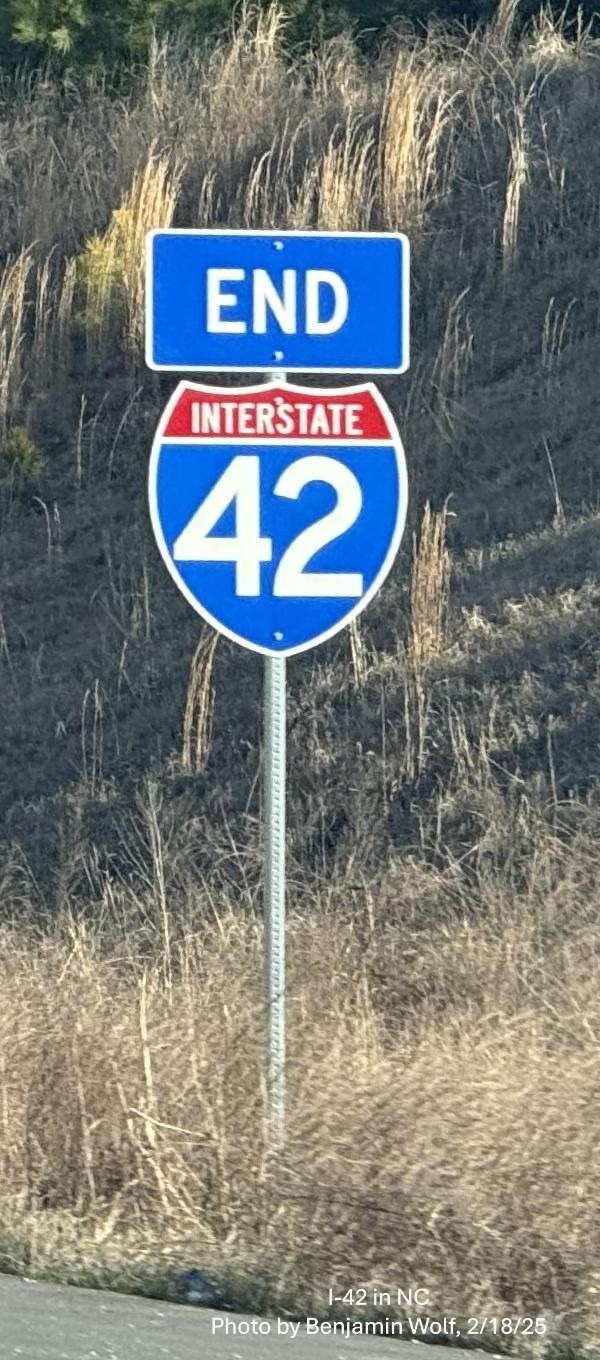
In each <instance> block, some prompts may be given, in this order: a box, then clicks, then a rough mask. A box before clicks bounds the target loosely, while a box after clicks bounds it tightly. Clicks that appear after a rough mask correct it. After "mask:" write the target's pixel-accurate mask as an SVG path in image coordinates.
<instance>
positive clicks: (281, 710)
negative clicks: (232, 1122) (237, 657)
mask: <svg viewBox="0 0 600 1360" xmlns="http://www.w3.org/2000/svg"><path fill="white" fill-rule="evenodd" d="M285 684H286V662H285V657H284V656H281V657H280V656H267V657H265V692H264V755H263V759H264V767H263V768H264V810H263V835H264V913H265V982H266V1020H267V1035H266V1038H267V1074H266V1076H267V1108H268V1124H269V1141H270V1143H271V1145H272V1146H273V1147H275V1148H276V1147H281V1145H282V1143H283V1141H284V1138H285V709H286V703H285V698H286V694H285Z"/></svg>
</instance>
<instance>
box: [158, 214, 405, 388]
mask: <svg viewBox="0 0 600 1360" xmlns="http://www.w3.org/2000/svg"><path fill="white" fill-rule="evenodd" d="M408 332H409V245H408V240H407V238H406V236H403V235H401V234H400V233H398V234H395V233H391V232H381V233H375V232H373V233H371V232H363V233H359V232H356V233H355V232H343V233H341V232H300V231H298V232H296V231H281V232H275V231H200V230H198V231H195V230H189V231H188V230H175V229H173V230H165V231H160V230H158V231H152V232H150V233H149V235H148V240H147V264H146V362H147V363H148V365H149V367H150V368H153V369H159V370H171V371H176V372H184V371H186V370H193V371H195V372H200V371H203V370H204V371H206V372H211V371H212V372H219V373H225V372H243V373H253V372H261V373H264V372H266V371H277V370H281V371H282V372H288V373H298V372H305V373H307V372H309V373H317V372H335V373H404V372H405V371H406V369H407V368H408V363H409V353H408V349H409V345H408Z"/></svg>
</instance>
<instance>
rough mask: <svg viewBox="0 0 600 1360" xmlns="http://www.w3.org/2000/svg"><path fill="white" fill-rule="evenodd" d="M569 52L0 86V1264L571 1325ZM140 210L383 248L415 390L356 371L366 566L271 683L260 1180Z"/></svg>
mask: <svg viewBox="0 0 600 1360" xmlns="http://www.w3.org/2000/svg"><path fill="white" fill-rule="evenodd" d="M504 14H505V16H506V7H505V8H504ZM599 57H600V47H599V46H598V44H595V43H594V42H592V41H591V39H589V38H586V37H585V35H582V36H580V39H579V40H578V42H577V43H569V42H567V40H566V38H565V36H564V35H563V34H561V32H560V30H559V28H557V27H553V26H552V24H551V23H550V21H549V20H548V19H543V18H542V19H540V21H539V23H538V24H537V26H536V27H535V29H534V31H533V32H532V33H531V34H530V35H529V36H528V37H527V38H526V39H524V40H522V42H521V43H520V45H519V46H516V45H515V44H514V43H513V42H512V40H511V34H510V27H509V25H508V24H504V27H503V25H502V23H500V22H498V24H497V25H496V26H495V27H491V28H490V29H488V30H487V31H486V32H485V33H479V34H477V35H475V36H474V37H472V38H470V39H469V40H468V42H467V41H466V39H465V38H464V35H461V34H460V33H450V34H446V33H444V32H443V31H442V30H439V31H438V30H434V31H432V32H431V34H430V35H429V38H428V40H427V42H426V43H424V44H422V45H420V46H417V45H411V43H410V41H409V40H408V39H407V42H406V45H405V46H402V47H401V48H400V49H399V50H398V51H397V52H391V51H390V52H388V53H386V54H384V55H383V56H382V58H381V59H380V62H379V64H378V65H377V66H373V67H367V66H364V65H361V64H360V62H359V59H358V57H357V56H356V54H355V53H354V51H353V49H352V48H351V46H350V45H349V44H347V43H345V42H338V43H335V44H333V45H331V46H330V48H328V49H326V50H324V51H323V52H322V54H321V55H320V57H319V60H318V61H316V62H315V63H313V65H312V66H310V67H308V66H307V67H303V66H302V65H295V66H292V67H290V66H288V65H287V64H286V59H285V58H284V56H283V55H282V54H281V50H280V47H279V38H278V25H277V20H276V17H275V18H273V17H272V16H271V17H270V18H269V17H266V18H264V19H263V20H261V21H260V23H259V25H258V29H257V30H252V29H250V28H246V29H242V30H241V31H240V33H239V34H238V36H237V37H236V38H234V39H233V40H231V41H229V40H228V41H226V42H225V41H224V42H223V44H222V45H221V46H219V47H218V48H217V49H215V50H214V51H213V52H212V54H211V55H209V54H208V53H206V52H204V53H203V52H191V53H190V52H184V51H183V50H181V49H177V47H176V46H174V47H173V46H172V47H169V48H167V49H164V50H160V51H159V50H157V51H156V52H155V53H154V55H153V60H152V63H151V66H150V69H149V71H148V72H147V73H144V74H143V75H142V76H140V78H139V81H138V83H137V84H136V86H135V89H133V90H132V91H131V92H130V93H129V94H128V95H123V94H122V93H121V94H119V95H117V94H114V95H113V94H111V93H110V91H108V90H106V89H103V88H101V87H100V86H94V85H91V86H87V87H85V88H83V87H82V88H79V87H77V86H75V85H74V84H72V83H67V84H66V85H65V86H64V88H62V89H58V88H53V87H52V85H51V84H50V83H49V82H48V81H47V80H46V79H45V78H44V77H43V76H40V78H39V80H36V81H33V82H31V81H29V82H25V81H23V82H22V83H21V85H20V87H19V90H18V93H17V98H16V99H15V98H11V99H9V91H8V89H7V90H6V91H5V92H4V95H3V104H2V109H1V120H0V175H1V177H2V182H3V194H2V196H1V199H0V226H1V238H2V241H3V242H4V243H5V246H6V255H5V258H4V271H3V274H2V276H0V354H2V357H3V368H2V376H1V378H0V423H1V425H2V431H1V437H0V460H2V464H3V467H4V476H3V483H2V532H1V537H0V713H1V714H2V721H1V723H0V762H1V767H2V772H3V778H2V784H1V788H0V813H1V817H2V822H1V829H0V882H1V884H2V915H3V921H4V925H3V944H4V948H3V950H2V951H0V954H1V957H2V962H1V964H0V968H1V970H2V972H3V975H4V976H3V983H2V989H1V990H2V995H3V996H4V997H5V998H6V999H5V1001H4V1002H3V1005H2V1012H0V1034H2V1035H3V1036H4V1037H3V1040H2V1041H0V1042H2V1043H3V1044H4V1048H3V1050H2V1051H3V1052H4V1057H3V1059H2V1062H3V1065H2V1066H0V1094H1V1093H2V1092H4V1097H3V1098H4V1102H5V1103H4V1106H3V1107H2V1108H3V1109H4V1110H5V1111H6V1113H5V1126H6V1140H5V1144H6V1151H5V1153H4V1154H3V1155H4V1157H5V1162H4V1172H3V1178H4V1189H3V1191H2V1195H3V1199H4V1202H5V1207H6V1212H5V1222H6V1224H8V1225H9V1226H8V1227H7V1228H6V1230H5V1236H6V1242H5V1245H4V1247H3V1246H2V1240H1V1234H0V1259H3V1260H4V1262H5V1264H8V1265H12V1266H18V1265H23V1263H28V1268H30V1266H31V1261H32V1259H33V1263H34V1265H36V1264H37V1266H38V1268H39V1269H42V1268H43V1269H46V1270H48V1269H53V1270H60V1271H62V1272H63V1273H65V1272H66V1273H67V1274H69V1273H70V1274H71V1275H72V1276H74V1277H76V1278H79V1277H80V1275H79V1276H78V1271H81V1269H84V1270H85V1271H87V1272H88V1276H87V1277H89V1276H90V1274H91V1276H92V1277H93V1278H95V1279H100V1280H102V1279H105V1278H110V1279H112V1280H114V1279H115V1272H116V1278H117V1279H119V1280H122V1279H124V1278H125V1279H126V1280H129V1281H130V1280H132V1279H133V1280H134V1281H135V1282H137V1283H138V1284H139V1262H140V1260H141V1259H142V1258H143V1257H144V1256H147V1257H148V1260H149V1261H151V1262H153V1265H152V1266H151V1267H148V1268H149V1269H151V1270H154V1269H155V1268H156V1261H157V1259H160V1260H162V1261H163V1265H164V1258H166V1260H167V1262H169V1263H170V1262H171V1261H172V1260H179V1259H187V1260H189V1255H190V1253H191V1252H192V1251H193V1252H195V1253H196V1252H202V1254H203V1259H207V1260H210V1261H211V1262H212V1264H213V1265H214V1266H215V1267H218V1268H219V1269H220V1270H221V1271H223V1272H225V1273H226V1274H227V1278H228V1280H229V1286H228V1287H229V1288H230V1289H231V1290H232V1291H233V1293H234V1294H235V1297H236V1298H239V1299H241V1301H242V1302H244V1301H245V1302H248V1299H250V1300H251V1302H252V1303H253V1304H254V1302H255V1300H256V1298H257V1297H258V1298H259V1299H260V1300H265V1299H266V1300H267V1301H268V1302H270V1303H273V1302H274V1301H276V1302H278V1303H281V1301H282V1300H286V1301H287V1303H288V1304H289V1305H290V1306H292V1307H300V1308H301V1307H302V1306H303V1305H304V1304H305V1303H307V1301H309V1302H310V1303H311V1306H312V1307H314V1306H316V1304H315V1300H318V1299H319V1298H321V1299H322V1295H323V1290H324V1289H325V1287H328V1286H329V1282H330V1280H331V1281H333V1278H334V1276H336V1277H337V1276H340V1277H341V1276H342V1275H343V1274H344V1271H345V1272H346V1274H345V1276H344V1279H341V1278H340V1279H339V1282H340V1283H342V1284H345V1287H348V1285H349V1284H350V1283H354V1285H357V1284H359V1283H362V1281H363V1279H366V1278H369V1279H370V1280H373V1279H378V1280H380V1281H382V1282H383V1283H385V1280H386V1279H389V1278H390V1277H391V1276H394V1275H395V1274H397V1273H398V1269H399V1263H400V1265H401V1266H402V1270H403V1272H404V1274H405V1276H406V1278H408V1276H409V1275H410V1274H411V1272H412V1277H413V1278H414V1279H417V1277H418V1278H419V1279H420V1278H427V1280H428V1281H429V1280H431V1281H432V1287H433V1286H435V1289H434V1293H436V1299H437V1303H436V1308H437V1309H438V1311H439V1310H440V1309H442V1308H443V1307H447V1309H449V1310H450V1311H452V1310H454V1311H456V1310H457V1309H458V1310H459V1312H460V1311H461V1310H462V1312H463V1313H464V1314H465V1315H466V1314H468V1313H469V1312H473V1311H475V1312H477V1311H478V1310H479V1311H481V1310H485V1309H487V1311H488V1312H489V1311H490V1310H498V1309H501V1308H504V1309H508V1310H510V1311H511V1312H515V1313H516V1312H518V1311H519V1310H522V1309H523V1308H528V1309H531V1310H537V1311H538V1312H539V1311H543V1310H544V1309H551V1310H552V1312H553V1313H554V1314H556V1315H557V1316H558V1317H559V1321H560V1328H559V1330H560V1329H562V1331H564V1332H565V1334H568V1336H569V1337H570V1339H571V1341H572V1340H573V1339H576V1340H582V1339H584V1340H587V1341H588V1342H590V1341H593V1340H594V1339H595V1340H597V1326H596V1323H595V1316H596V1314H595V1311H594V1308H595V1305H594V1297H595V1295H594V1290H597V1287H598V1277H597V1267H596V1262H597V1260H598V1259H599V1250H598V1249H599V1248H600V1239H599V1230H598V1221H599V1219H598V1214H597V1206H598V1188H599V1187H598V1183H597V1182H598V1173H597V1157H596V1156H595V1152H596V1149H595V1139H596V1135H595V1133H594V1129H595V1127H597V1118H598V1094H597V1093H598V1089H599V1087H598V1062H597V1034H598V1029H597V1026H598V1023H600V1012H599V1011H598V988H597V958H598V951H599V949H600V934H599V932H598V925H597V899H598V889H597V866H598V852H597V834H598V828H599V823H600V797H599V775H600V754H599V747H598V725H599V724H598V718H599V712H600V680H599V672H598V662H599V658H600V641H599V636H598V600H599V596H600V585H599V572H598V568H599V563H600V507H599V502H598V492H599V480H598V479H599V473H600V466H599V462H598V456H597V442H598V435H597V425H598V411H599V407H600V385H599V383H598V362H599V359H600V328H599V322H600V310H599V307H600V295H599V281H600V276H599V272H598V265H599V247H598V201H599V197H598V194H599V186H600V136H599V135H598V134H599V130H600V112H599V111H600V61H599ZM169 223H172V224H175V225H184V224H185V225H224V224H228V225H253V226H256V227H260V226H270V225H275V224H277V225H279V226H282V227H283V226H299V225H309V226H310V225H312V226H320V227H329V228H354V229H367V228H369V227H372V228H379V229H382V228H383V229H402V230H405V231H407V232H408V234H409V236H410V238H411V243H412V251H413V302H412V307H413V319H412V353H413V364H412V368H411V371H410V373H409V374H408V375H406V377H403V378H401V379H398V380H397V381H395V380H393V381H385V382H384V383H383V388H384V391H385V395H386V397H387V399H388V400H389V402H390V404H391V405H392V407H393V409H394V410H395V411H396V412H397V413H398V420H399V423H400V426H401V429H402V431H403V437H404V441H405V446H406V450H407V457H408V463H409V477H410V487H411V498H412V499H411V508H410V522H409V526H408V529H407V533H406V536H405V539H404V544H403V547H402V549H401V552H400V554H399V557H398V561H397V564H396V566H395V568H394V570H393V572H392V575H391V577H390V579H389V581H388V582H387V584H386V586H385V588H384V589H383V590H382V591H381V593H380V595H379V596H378V597H377V599H376V601H375V602H374V603H373V605H372V606H371V607H370V609H369V610H368V612H367V613H366V614H365V616H364V617H363V619H362V620H361V622H360V627H359V629H358V630H357V629H355V630H353V632H352V633H347V634H342V635H340V636H339V637H338V638H336V639H334V640H333V641H332V642H331V643H330V644H327V645H326V646H323V647H321V648H319V649H318V650H317V651H315V652H314V653H311V654H308V655H306V656H304V657H300V658H297V659H295V660H294V661H293V662H292V663H290V666H289V682H290V698H289V706H290V715H289V825H290V831H289V854H290V891H289V899H290V914H291V922H290V960H291V963H290V968H291V972H290V984H289V986H290V1003H289V1009H290V1044H291V1054H290V1100H291V1102H292V1110H293V1112H294V1118H293V1124H292V1127H293V1130H294V1132H293V1136H291V1137H290V1142H289V1145H288V1147H287V1149H286V1152H285V1154H284V1157H283V1161H282V1162H281V1163H277V1165H275V1166H273V1165H272V1162H271V1160H270V1159H269V1157H268V1156H267V1153H266V1151H265V1148H264V1144H263V1142H262V1133H261V1123H260V1118H259V1114H260V1052H261V1038H260V1036H261V1023H262V1020H261V994H260V950H261V927H260V847H259V825H260V781H259V756H260V724H261V712H260V696H261V666H260V661H259V659H258V658H257V657H255V656H252V655H251V654H245V653H243V652H242V651H240V650H238V649H236V648H235V647H234V646H233V645H230V644H229V643H227V642H225V641H223V640H220V641H219V642H218V644H217V646H216V650H215V651H214V655H213V650H212V649H211V646H210V638H209V635H208V632H207V634H206V636H204V634H203V633H202V629H201V626H200V625H199V621H198V619H197V618H196V616H195V615H194V614H193V612H192V611H191V610H190V609H189V608H188V606H187V605H186V604H185V602H184V601H183V599H181V598H180V597H179V596H178V594H177V592H176V590H175V588H174V586H173V584H172V582H171V581H170V579H169V578H168V575H167V573H166V572H165V570H164V567H163V566H162V564H161V562H160V560H159V557H158V552H157V550H156V547H155V545H154V543H153V540H152V537H151V533H150V528H149V524H148V515H147V508H146V491H145V479H146V468H147V461H148V453H149V447H150V443H151V438H152V432H153V428H154V426H155V424H156V421H157V419H158V415H159V413H160V410H161V406H162V404H163V403H164V401H165V399H166V396H167V395H168V393H169V391H170V390H172V384H171V383H170V382H168V381H165V380H162V379H160V380H159V379H157V378H156V377H155V376H153V375H150V374H148V373H147V372H146V371H145V370H144V366H143V359H142V350H141V327H142V310H141V308H142V296H143V275H142V263H141V260H142V255H141V243H142V242H143V236H144V232H145V230H146V229H147V228H149V227H150V226H156V225H159V224H162V225H168V224H169ZM94 233H96V235H94ZM20 427H24V428H26V430H27V432H28V439H26V438H25V437H24V436H23V435H22V434H21V435H16V434H15V430H16V429H19V428H20ZM28 440H29V441H31V443H30V442H28ZM24 450H25V452H24ZM27 451H28V452H27ZM36 453H37V455H38V457H42V458H43V460H44V467H43V470H41V471H38V472H37V473H36V474H35V476H32V475H31V468H29V470H28V467H27V466H26V464H27V460H28V458H29V462H30V463H31V461H32V460H34V456H35V455H36ZM34 472H35V469H34ZM427 502H429V503H430V504H431V506H432V508H433V512H434V516H433V521H431V520H427V518H426V519H425V521H424V520H423V515H424V511H425V507H426V504H427ZM428 525H429V528H428ZM413 535H414V536H415V542H414V543H413ZM446 553H447V554H448V556H447V557H446V556H445V554H446ZM199 643H200V651H199V653H198V654H197V657H196V664H195V668H194V667H192V670H190V667H191V664H192V658H193V655H194V652H195V649H196V647H197V646H198V644H199ZM186 701H187V722H186V720H185V717H184V715H185V712H186ZM207 718H209V719H210V721H208V720H207ZM197 724H199V727H198V725H197ZM196 739H197V741H198V745H197V747H196V745H195V743H196ZM196 750H197V754H194V752H195V751H196ZM73 1034H75V1035H76V1038H75V1039H74V1040H73V1041H72V1042H71V1036H72V1035H73ZM99 1036H102V1037H101V1039H100V1038H99ZM182 1036H185V1038H183V1039H182ZM67 1037H68V1039H69V1041H68V1042H66V1039H67ZM150 1055H151V1061H150ZM49 1074H50V1077H49ZM59 1109H60V1119H59V1116H58V1111H59ZM140 1111H141V1113H140ZM440 1121H441V1123H440ZM63 1127H67V1128H68V1130H69V1137H68V1139H67V1140H66V1144H65V1140H64V1137H63V1136H62V1132H61V1131H60V1130H61V1129H62V1128H63ZM440 1128H442V1129H443V1134H444V1137H443V1139H442V1140H441V1142H440V1136H439V1129H440ZM169 1130H171V1134H169V1132H168V1131H169ZM190 1130H191V1131H195V1133H194V1135H193V1137H192V1136H191V1135H190V1136H189V1137H187V1135H186V1131H187V1134H188V1135H189V1134H190ZM184 1135H186V1137H184ZM257 1159H258V1163H257ZM261 1159H262V1160H261ZM257 1164H260V1166H262V1167H263V1171H264V1179H263V1180H262V1181H261V1182H260V1183H261V1186H262V1187H263V1188H262V1189H261V1191H260V1195H258V1197H257V1192H256V1174H257V1173H256V1168H257ZM342 1201H343V1203H342ZM115 1206H116V1207H115ZM282 1208H283V1209H285V1213H283V1214H282ZM111 1215H112V1217H111ZM40 1216H41V1219H42V1222H41V1223H40ZM106 1223H109V1224H110V1225H111V1226H110V1227H109V1228H107V1229H106V1232H105V1225H106ZM532 1223H534V1224H535V1228H532V1226H531V1224H532ZM399 1225H400V1226H399ZM436 1225H437V1226H436ZM32 1243H33V1244H34V1245H32ZM161 1253H162V1255H161ZM82 1260H83V1261H84V1262H85V1266H84V1267H81V1266H77V1265H76V1262H77V1261H80V1262H81V1261H82ZM132 1262H133V1263H134V1264H132ZM136 1262H137V1263H138V1264H137V1265H135V1263H136ZM282 1262H283V1264H282ZM161 1268H162V1267H161ZM136 1270H137V1271H138V1274H137V1275H136ZM111 1272H112V1273H111ZM119 1272H120V1273H119ZM257 1280H260V1281H261V1284H260V1288H259V1285H258V1284H257ZM324 1282H325V1283H324ZM398 1283H400V1281H398ZM253 1291H254V1292H253ZM257 1291H258V1293H257ZM436 1291H437V1292H436ZM561 1334H562V1332H561ZM484 1341H485V1344H488V1343H489V1344H490V1345H491V1346H492V1347H493V1348H497V1344H498V1339H497V1338H496V1337H490V1338H484Z"/></svg>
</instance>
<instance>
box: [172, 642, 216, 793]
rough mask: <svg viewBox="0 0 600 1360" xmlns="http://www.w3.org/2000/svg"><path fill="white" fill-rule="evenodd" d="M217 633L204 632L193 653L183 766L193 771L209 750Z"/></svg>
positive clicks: (185, 719)
mask: <svg viewBox="0 0 600 1360" xmlns="http://www.w3.org/2000/svg"><path fill="white" fill-rule="evenodd" d="M218 641H219V634H218V633H214V632H207V633H206V635H203V636H202V637H201V638H200V641H199V643H198V646H197V647H196V650H195V652H194V655H193V657H192V664H191V666H190V674H189V679H188V687H187V695H186V700H185V712H184V715H183V744H182V750H181V765H182V769H184V770H187V771H189V772H190V773H192V774H199V773H200V771H201V770H202V768H203V766H204V764H205V762H206V758H207V756H208V752H209V750H210V736H211V723H212V710H213V705H214V698H215V695H214V687H213V665H214V660H215V652H216V649H217V643H218Z"/></svg>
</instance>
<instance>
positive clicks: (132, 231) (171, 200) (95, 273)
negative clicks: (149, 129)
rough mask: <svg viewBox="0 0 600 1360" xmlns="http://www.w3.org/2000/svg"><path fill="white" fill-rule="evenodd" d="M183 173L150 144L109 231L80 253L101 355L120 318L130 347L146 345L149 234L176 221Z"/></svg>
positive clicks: (94, 343)
mask: <svg viewBox="0 0 600 1360" xmlns="http://www.w3.org/2000/svg"><path fill="white" fill-rule="evenodd" d="M180 176H181V170H180V168H179V167H177V166H176V165H175V164H174V163H173V161H172V159H171V158H170V157H169V156H166V155H162V156H160V155H157V154H156V153H155V151H154V149H153V148H151V149H150V154H149V156H148V159H147V161H146V164H145V165H144V167H143V168H142V169H141V170H139V171H136V173H135V175H134V177H133V180H132V183H131V187H130V189H129V190H128V192H127V194H126V195H125V197H124V199H123V201H122V203H121V205H120V207H118V208H116V209H115V211H114V212H113V214H112V217H111V220H110V223H109V225H108V227H107V229H106V231H105V232H104V234H103V235H102V236H95V237H93V238H92V239H91V240H90V241H88V243H87V245H86V247H85V250H84V252H83V254H82V255H81V257H80V261H79V265H80V274H81V281H82V288H83V291H84V296H85V302H84V316H83V322H84V327H85V331H86V334H87V335H88V337H89V340H90V347H91V352H92V356H93V357H95V358H96V359H97V358H98V356H99V354H101V353H102V350H103V348H105V347H106V345H107V344H113V343H114V329H113V327H114V322H115V319H120V320H121V323H122V324H124V333H123V335H122V337H121V342H122V343H123V344H124V346H125V349H126V350H128V351H130V352H133V353H139V351H140V349H141V348H142V345H143V326H144V296H145V292H144V290H145V241H146V234H147V232H148V231H150V229H151V228H152V227H169V226H171V223H172V221H173V214H174V212H175V207H176V203H177V192H178V183H179V180H180Z"/></svg>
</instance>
